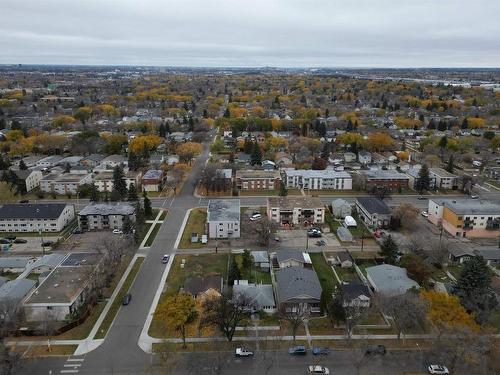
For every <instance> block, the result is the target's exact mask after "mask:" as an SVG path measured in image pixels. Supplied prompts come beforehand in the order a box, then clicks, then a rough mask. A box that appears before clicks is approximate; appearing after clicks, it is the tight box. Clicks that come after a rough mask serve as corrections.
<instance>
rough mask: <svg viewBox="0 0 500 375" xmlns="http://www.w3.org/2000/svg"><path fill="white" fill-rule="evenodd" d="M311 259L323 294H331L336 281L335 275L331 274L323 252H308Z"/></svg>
mask: <svg viewBox="0 0 500 375" xmlns="http://www.w3.org/2000/svg"><path fill="white" fill-rule="evenodd" d="M309 256H310V257H311V261H312V264H313V267H314V270H315V271H316V274H317V275H318V279H319V282H320V284H321V289H322V290H323V292H324V293H325V294H327V295H328V296H331V295H332V293H333V291H334V288H335V286H336V285H337V281H336V280H335V275H334V274H333V271H332V268H331V267H330V266H329V265H328V264H327V263H326V261H325V258H324V257H323V254H321V253H309Z"/></svg>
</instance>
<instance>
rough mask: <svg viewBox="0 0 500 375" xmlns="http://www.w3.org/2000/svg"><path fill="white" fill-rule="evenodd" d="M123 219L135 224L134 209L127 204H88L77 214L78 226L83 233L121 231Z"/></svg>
mask: <svg viewBox="0 0 500 375" xmlns="http://www.w3.org/2000/svg"><path fill="white" fill-rule="evenodd" d="M125 217H128V218H129V220H130V221H131V222H135V207H134V206H133V205H131V204H129V203H124V202H113V203H90V204H89V205H87V206H86V207H84V208H83V209H82V210H81V211H80V212H79V213H78V224H79V226H80V229H81V230H83V231H91V230H107V229H122V228H123V224H124V222H125Z"/></svg>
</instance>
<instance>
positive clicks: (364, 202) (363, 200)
mask: <svg viewBox="0 0 500 375" xmlns="http://www.w3.org/2000/svg"><path fill="white" fill-rule="evenodd" d="M356 200H357V201H358V203H359V205H360V206H362V207H363V208H364V209H365V210H366V211H368V212H369V213H370V214H384V215H387V214H390V213H391V210H390V209H389V206H387V205H386V204H385V203H384V202H383V201H382V200H380V199H378V198H374V197H358V198H356Z"/></svg>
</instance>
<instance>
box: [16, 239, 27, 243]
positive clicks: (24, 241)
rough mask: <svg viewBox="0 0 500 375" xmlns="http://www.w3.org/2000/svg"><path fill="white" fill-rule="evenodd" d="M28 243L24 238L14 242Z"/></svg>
mask: <svg viewBox="0 0 500 375" xmlns="http://www.w3.org/2000/svg"><path fill="white" fill-rule="evenodd" d="M27 242H28V240H25V239H22V238H16V239H15V240H14V243H27Z"/></svg>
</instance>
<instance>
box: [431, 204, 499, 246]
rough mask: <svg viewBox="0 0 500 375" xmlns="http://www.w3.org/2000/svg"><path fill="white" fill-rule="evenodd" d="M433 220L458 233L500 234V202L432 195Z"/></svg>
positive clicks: (468, 234)
mask: <svg viewBox="0 0 500 375" xmlns="http://www.w3.org/2000/svg"><path fill="white" fill-rule="evenodd" d="M427 212H428V213H429V218H428V219H429V221H430V222H431V223H433V224H434V225H437V226H442V228H443V229H444V230H445V231H446V232H448V233H449V234H451V235H452V236H456V237H469V238H498V237H499V236H500V203H499V202H498V201H495V200H486V199H470V198H432V199H429V208H428V210H427Z"/></svg>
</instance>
